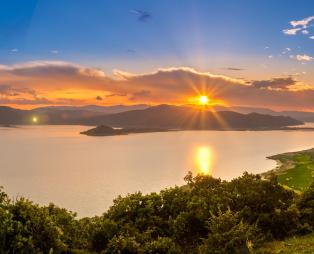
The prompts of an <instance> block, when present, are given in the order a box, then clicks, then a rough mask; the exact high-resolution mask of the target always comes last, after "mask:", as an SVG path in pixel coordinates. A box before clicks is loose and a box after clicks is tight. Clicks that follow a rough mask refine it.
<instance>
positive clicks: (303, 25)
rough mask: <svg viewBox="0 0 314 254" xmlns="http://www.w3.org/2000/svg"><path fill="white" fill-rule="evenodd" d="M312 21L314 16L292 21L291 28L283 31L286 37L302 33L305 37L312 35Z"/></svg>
mask: <svg viewBox="0 0 314 254" xmlns="http://www.w3.org/2000/svg"><path fill="white" fill-rule="evenodd" d="M312 21H314V16H310V17H307V18H304V19H301V20H292V21H290V22H289V23H290V25H291V28H287V29H284V30H282V32H283V33H284V34H286V35H296V34H298V32H301V33H302V34H304V35H308V34H310V32H309V30H308V29H307V28H308V27H310V26H311V23H312Z"/></svg>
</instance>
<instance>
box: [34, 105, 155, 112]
mask: <svg viewBox="0 0 314 254" xmlns="http://www.w3.org/2000/svg"><path fill="white" fill-rule="evenodd" d="M149 107H150V106H149V105H146V104H136V105H113V106H98V105H86V106H48V107H41V108H37V109H35V110H40V111H42V110H68V111H77V110H79V111H81V110H84V111H90V112H97V113H103V114H115V113H121V112H125V111H130V110H137V109H146V108H149Z"/></svg>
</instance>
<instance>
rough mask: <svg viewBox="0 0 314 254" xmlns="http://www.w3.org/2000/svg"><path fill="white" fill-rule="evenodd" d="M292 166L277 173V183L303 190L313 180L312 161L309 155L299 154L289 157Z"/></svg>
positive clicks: (313, 164) (313, 165)
mask: <svg viewBox="0 0 314 254" xmlns="http://www.w3.org/2000/svg"><path fill="white" fill-rule="evenodd" d="M291 160H292V161H293V164H294V166H293V167H292V168H290V169H288V170H287V171H286V172H284V173H282V174H279V175H278V181H279V183H281V184H283V185H286V186H288V187H290V188H293V189H296V190H301V191H303V190H304V189H305V188H307V187H309V186H310V185H311V183H312V181H313V169H314V163H313V160H312V158H311V156H309V155H307V154H299V155H296V156H294V157H292V158H291Z"/></svg>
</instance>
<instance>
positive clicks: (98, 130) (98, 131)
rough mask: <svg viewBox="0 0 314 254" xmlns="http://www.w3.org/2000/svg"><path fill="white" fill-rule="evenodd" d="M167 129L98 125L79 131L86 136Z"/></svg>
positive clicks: (164, 130)
mask: <svg viewBox="0 0 314 254" xmlns="http://www.w3.org/2000/svg"><path fill="white" fill-rule="evenodd" d="M166 131H169V130H167V129H161V128H133V129H132V128H116V129H115V128H112V127H110V126H106V125H99V126H97V127H95V128H92V129H89V130H87V131H83V132H81V134H84V135H87V136H116V135H128V134H132V133H149V132H166Z"/></svg>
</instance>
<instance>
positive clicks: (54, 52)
mask: <svg viewBox="0 0 314 254" xmlns="http://www.w3.org/2000/svg"><path fill="white" fill-rule="evenodd" d="M50 53H51V54H59V51H58V50H55V49H54V50H50Z"/></svg>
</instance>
